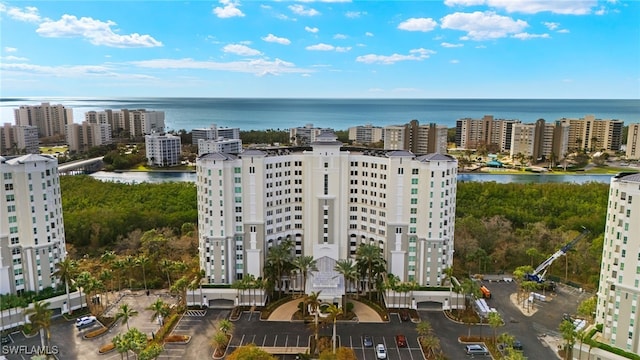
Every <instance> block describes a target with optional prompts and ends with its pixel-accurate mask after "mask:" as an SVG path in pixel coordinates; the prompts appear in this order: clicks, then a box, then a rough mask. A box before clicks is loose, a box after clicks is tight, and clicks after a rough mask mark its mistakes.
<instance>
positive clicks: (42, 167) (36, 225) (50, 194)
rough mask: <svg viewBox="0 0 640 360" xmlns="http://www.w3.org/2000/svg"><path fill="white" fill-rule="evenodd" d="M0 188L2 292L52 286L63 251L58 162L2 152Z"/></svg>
mask: <svg viewBox="0 0 640 360" xmlns="http://www.w3.org/2000/svg"><path fill="white" fill-rule="evenodd" d="M0 189H1V190H2V191H1V194H2V196H1V197H0V209H2V210H1V211H0V293H2V294H6V293H12V294H15V293H21V292H24V291H39V290H42V289H44V288H46V287H53V286H55V285H56V284H57V279H55V278H54V276H53V273H54V271H55V264H56V263H58V262H59V261H61V260H62V259H64V257H65V256H66V249H65V237H64V221H63V217H62V201H61V195H60V182H59V176H58V161H57V160H56V159H55V158H54V157H50V156H47V155H35V154H30V155H23V156H20V157H14V158H8V157H7V158H4V157H0Z"/></svg>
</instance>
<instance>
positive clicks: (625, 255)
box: [596, 173, 640, 354]
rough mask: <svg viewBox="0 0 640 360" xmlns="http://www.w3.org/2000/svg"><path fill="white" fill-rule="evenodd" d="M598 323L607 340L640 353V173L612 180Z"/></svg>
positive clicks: (603, 252)
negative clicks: (639, 307)
mask: <svg viewBox="0 0 640 360" xmlns="http://www.w3.org/2000/svg"><path fill="white" fill-rule="evenodd" d="M608 204H609V206H608V209H607V219H606V227H605V235H604V246H603V249H602V265H601V268H600V285H599V288H598V305H597V312H596V322H597V323H599V324H602V325H603V328H602V336H603V338H604V340H605V341H606V342H607V343H608V344H610V345H613V346H615V347H618V348H621V349H624V350H626V351H628V352H632V353H636V354H637V353H640V309H638V305H639V304H638V303H639V301H640V221H638V218H640V174H638V173H621V174H619V175H617V176H615V177H614V178H612V179H611V185H610V187H609V202H608Z"/></svg>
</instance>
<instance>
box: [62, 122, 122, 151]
mask: <svg viewBox="0 0 640 360" xmlns="http://www.w3.org/2000/svg"><path fill="white" fill-rule="evenodd" d="M111 142H112V139H111V125H109V124H108V123H89V122H87V121H83V122H82V124H69V125H67V144H69V150H70V151H73V152H85V151H88V150H89V149H90V148H92V147H94V146H101V145H108V144H111Z"/></svg>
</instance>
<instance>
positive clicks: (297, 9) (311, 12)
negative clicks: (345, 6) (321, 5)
mask: <svg viewBox="0 0 640 360" xmlns="http://www.w3.org/2000/svg"><path fill="white" fill-rule="evenodd" d="M289 10H291V11H292V12H293V13H294V14H296V15H300V16H316V15H320V12H319V11H318V10H316V9H314V8H308V9H307V8H305V7H304V6H302V5H300V4H294V5H289Z"/></svg>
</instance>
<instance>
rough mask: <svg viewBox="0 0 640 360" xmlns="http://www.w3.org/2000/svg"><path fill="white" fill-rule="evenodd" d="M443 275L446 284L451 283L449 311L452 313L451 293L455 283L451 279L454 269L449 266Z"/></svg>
mask: <svg viewBox="0 0 640 360" xmlns="http://www.w3.org/2000/svg"><path fill="white" fill-rule="evenodd" d="M442 273H443V274H444V276H445V277H444V279H443V280H442V281H443V282H445V283H447V282H448V283H449V311H451V292H452V291H453V282H452V280H451V278H453V267H452V266H449V267H447V268H445V269H444V270H443V271H442Z"/></svg>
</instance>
